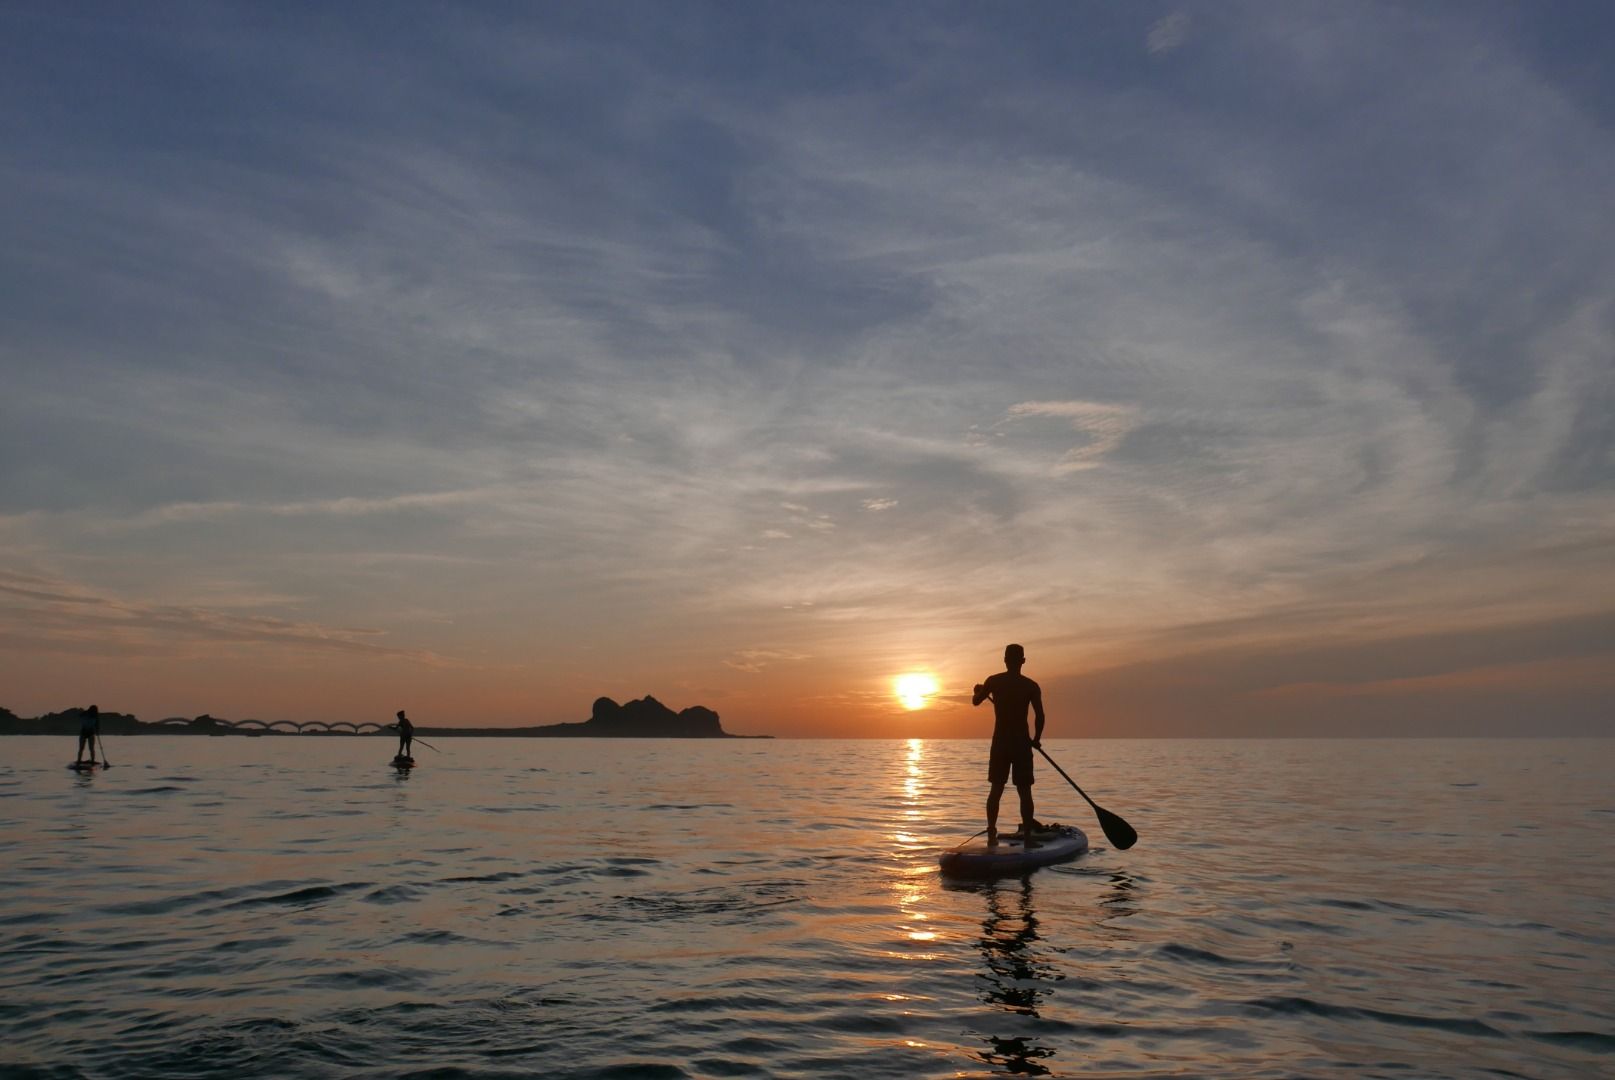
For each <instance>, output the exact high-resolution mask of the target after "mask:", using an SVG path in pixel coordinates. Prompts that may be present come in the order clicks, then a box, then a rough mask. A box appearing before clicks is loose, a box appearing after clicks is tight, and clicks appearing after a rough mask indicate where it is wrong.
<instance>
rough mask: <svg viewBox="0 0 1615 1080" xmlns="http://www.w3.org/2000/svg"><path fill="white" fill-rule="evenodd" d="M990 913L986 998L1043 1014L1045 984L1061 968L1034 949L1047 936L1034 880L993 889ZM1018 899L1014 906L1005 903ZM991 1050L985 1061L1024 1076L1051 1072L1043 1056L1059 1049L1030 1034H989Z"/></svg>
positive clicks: (983, 945)
mask: <svg viewBox="0 0 1615 1080" xmlns="http://www.w3.org/2000/svg"><path fill="white" fill-rule="evenodd" d="M984 895H985V897H986V900H987V917H986V918H985V919H983V920H982V923H981V930H982V934H981V938H980V940H979V941H978V942H977V944H978V946H979V947H980V949H981V956H982V959H983V960H984V961H985V962H986V965H987V972H986V976H985V978H986V982H987V991H986V993H984V994H983V995H982V998H981V1000H982V1002H983V1003H985V1004H987V1005H991V1006H994V1007H995V1008H998V1009H1002V1010H1003V1011H1005V1012H1012V1013H1016V1014H1018V1015H1021V1016H1030V1017H1034V1018H1036V1017H1037V1016H1038V1011H1037V1010H1038V1006H1039V1004H1040V1003H1041V1002H1042V999H1043V998H1044V997H1045V996H1047V995H1048V994H1049V992H1050V989H1051V988H1050V987H1049V986H1047V985H1045V984H1048V983H1051V982H1053V981H1054V980H1055V979H1058V978H1060V974H1059V972H1058V971H1057V970H1056V969H1055V967H1054V966H1053V965H1051V964H1050V963H1049V962H1048V961H1047V960H1044V959H1042V958H1040V957H1039V956H1038V954H1037V952H1036V951H1035V949H1034V946H1035V945H1036V943H1037V942H1038V941H1039V940H1041V938H1042V935H1040V934H1039V933H1038V932H1037V913H1036V912H1035V911H1033V909H1032V881H1031V879H1030V878H1023V879H1022V880H1021V882H1020V885H1019V887H1018V888H1015V889H1007V888H1006V889H1000V888H996V887H993V888H988V889H986V890H985V892H984ZM1011 897H1013V898H1014V900H1015V902H1014V903H1013V904H1009V903H1005V901H1006V899H1009V898H1011ZM982 1041H983V1042H985V1043H986V1044H987V1045H988V1047H989V1049H987V1050H986V1051H984V1052H983V1053H982V1054H981V1055H980V1057H981V1060H983V1061H984V1062H986V1063H987V1064H989V1065H997V1066H1001V1067H1003V1068H1004V1069H1006V1070H1007V1071H1009V1072H1011V1073H1016V1074H1018V1075H1022V1076H1028V1075H1030V1076H1044V1075H1047V1074H1048V1072H1049V1070H1048V1068H1047V1067H1045V1066H1044V1065H1041V1064H1039V1063H1038V1059H1039V1058H1047V1057H1053V1056H1054V1050H1053V1049H1051V1048H1049V1047H1047V1046H1042V1045H1039V1044H1038V1043H1036V1042H1033V1041H1032V1040H1030V1039H1028V1038H1026V1037H1025V1036H1015V1035H1010V1036H1004V1035H985V1036H984V1037H983V1040H982Z"/></svg>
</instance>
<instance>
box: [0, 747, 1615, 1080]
mask: <svg viewBox="0 0 1615 1080" xmlns="http://www.w3.org/2000/svg"><path fill="white" fill-rule="evenodd" d="M434 742H436V743H437V745H439V746H440V747H441V748H442V750H443V753H441V754H434V753H433V752H432V751H430V750H425V749H420V748H417V758H418V760H419V761H420V762H421V767H420V768H419V769H417V770H416V771H415V773H414V774H413V775H404V776H400V775H396V774H395V773H394V772H393V771H392V770H391V769H389V768H388V767H387V765H386V762H387V759H388V758H389V757H390V756H391V753H392V747H393V742H392V740H390V739H382V738H375V739H341V738H306V737H305V738H281V739H276V738H261V739H248V738H214V739H208V738H194V737H192V738H183V737H167V738H164V737H145V738H131V739H121V740H117V741H114V742H109V743H108V744H107V749H108V750H110V751H111V752H112V760H113V762H114V763H115V768H113V769H112V770H110V771H108V772H105V773H101V774H99V775H95V776H90V777H80V776H77V775H74V774H72V773H70V772H68V771H67V770H66V769H64V768H63V765H64V764H65V762H66V761H67V760H68V759H69V758H70V757H71V753H72V749H73V740H71V739H38V738H9V739H0V826H3V827H0V875H3V885H0V1073H3V1074H4V1075H5V1076H7V1077H15V1076H50V1077H73V1076H95V1077H232V1078H239V1077H249V1076H266V1077H270V1076H272V1077H290V1078H298V1077H321V1076H341V1077H367V1076H374V1077H395V1076H420V1077H434V1078H449V1077H519V1076H535V1075H541V1076H550V1077H670V1078H671V1077H735V1076H762V1077H772V1076H824V1077H888V1076H889V1077H904V1078H917V1077H931V1076H935V1077H942V1076H948V1077H955V1076H986V1075H996V1074H1001V1073H1014V1074H1018V1075H1046V1076H1072V1077H1075V1076H1081V1077H1103V1076H1125V1077H1155V1076H1173V1077H1268V1076H1271V1077H1303V1076H1317V1077H1328V1076H1355V1077H1396V1078H1399V1080H1400V1078H1407V1077H1432V1076H1436V1077H1471V1076H1472V1077H1495V1076H1527V1077H1588V1076H1595V1075H1604V1076H1610V1075H1615V843H1612V840H1615V783H1612V782H1611V778H1612V777H1615V740H1579V741H1578V740H1563V741H1558V740H1541V741H1525V740H1516V741H1483V740H1475V741H1429V740H1407V741H1383V742H1381V741H1365V742H1350V741H1204V742H1201V741H1110V740H1103V741H1091V742H1080V741H1069V742H1055V741H1051V742H1050V743H1049V744H1048V746H1049V749H1050V751H1051V752H1052V754H1053V755H1054V757H1055V759H1056V760H1057V761H1059V762H1060V763H1061V764H1062V765H1064V766H1065V767H1066V769H1067V770H1068V771H1070V772H1071V773H1072V774H1073V775H1074V776H1075V777H1076V778H1077V780H1078V782H1079V783H1082V784H1083V785H1084V787H1086V788H1087V789H1088V791H1089V793H1090V794H1091V795H1093V796H1094V797H1095V798H1096V799H1097V800H1098V801H1099V802H1100V804H1101V805H1103V806H1105V807H1107V808H1108V809H1110V810H1113V811H1115V812H1117V813H1120V814H1121V815H1122V816H1124V817H1125V818H1127V819H1128V820H1129V821H1130V822H1131V823H1132V824H1133V825H1134V826H1135V827H1137V829H1138V831H1139V833H1140V835H1141V837H1142V839H1141V840H1140V842H1139V844H1138V846H1137V847H1136V848H1134V849H1132V850H1130V851H1125V852H1122V851H1115V850H1111V849H1109V848H1108V847H1107V845H1106V844H1105V841H1104V837H1103V835H1102V834H1101V833H1100V832H1099V830H1098V828H1097V827H1095V826H1094V825H1093V818H1092V815H1091V813H1089V812H1088V811H1087V809H1086V807H1085V806H1084V804H1082V803H1081V802H1080V800H1079V799H1078V798H1077V796H1076V795H1075V793H1073V792H1072V791H1071V790H1070V789H1069V788H1068V787H1066V786H1065V784H1064V783H1063V781H1061V780H1060V779H1059V777H1058V776H1057V775H1055V774H1053V772H1052V771H1051V770H1049V769H1048V768H1047V767H1046V766H1043V767H1042V768H1041V769H1040V771H1039V778H1038V785H1037V792H1038V794H1039V796H1040V800H1041V801H1040V803H1039V810H1040V814H1039V816H1040V817H1042V818H1044V819H1045V820H1055V821H1065V822H1073V823H1076V824H1079V825H1081V826H1083V827H1084V828H1085V829H1087V830H1088V832H1089V835H1090V837H1091V839H1092V841H1093V844H1094V850H1093V851H1092V852H1091V853H1089V854H1088V855H1087V856H1085V857H1084V858H1082V859H1081V860H1079V861H1077V862H1074V863H1070V864H1067V865H1064V866H1059V867H1054V868H1049V869H1044V870H1040V871H1038V872H1037V873H1035V874H1033V875H1031V876H1030V877H1028V878H1025V879H1020V880H1007V881H1001V882H998V883H995V884H989V885H980V884H976V885H958V884H953V883H950V882H947V881H944V880H942V879H941V878H940V877H939V875H938V873H937V869H936V856H937V852H938V850H939V849H940V848H942V847H944V846H946V845H951V844H955V843H958V842H959V841H961V840H963V839H964V838H966V837H967V836H969V835H970V834H971V833H973V832H975V831H976V830H977V829H979V828H981V827H982V826H981V822H980V821H979V816H980V804H981V801H982V796H983V794H984V791H985V783H984V782H983V774H984V772H985V754H986V744H985V743H977V742H938V741H910V742H877V741H858V742H829V741H734V742H685V741H672V740H645V741H638V740H618V741H612V740H559V739H557V740H515V739H512V740H504V739H498V740H495V739H439V740H434ZM1040 764H1041V763H1040ZM1006 801H1007V802H1013V792H1011V793H1010V795H1009V796H1008V798H1007V800H1006Z"/></svg>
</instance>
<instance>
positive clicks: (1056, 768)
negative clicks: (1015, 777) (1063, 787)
mask: <svg viewBox="0 0 1615 1080" xmlns="http://www.w3.org/2000/svg"><path fill="white" fill-rule="evenodd" d="M1037 752H1038V753H1040V754H1042V755H1043V760H1044V761H1046V762H1048V763H1049V764H1050V765H1053V766H1054V771H1055V772H1057V773H1059V774H1060V775H1061V776H1064V777H1065V782H1066V783H1068V784H1070V785H1071V786H1072V787H1074V788H1077V794H1078V795H1081V796H1082V797H1083V798H1084V799H1088V793H1087V792H1086V791H1083V790H1082V789H1081V788H1080V787H1077V782H1076V781H1075V780H1073V779H1071V776H1070V774H1068V773H1067V772H1066V771H1065V770H1064V769H1062V768H1060V766H1059V765H1057V764H1056V763H1055V761H1054V759H1053V758H1051V757H1049V752H1048V751H1047V750H1045V749H1043V748H1042V747H1041V746H1040V747H1038V748H1037ZM1088 805H1089V806H1091V807H1093V808H1094V809H1095V810H1098V809H1099V804H1098V803H1096V802H1094V801H1093V800H1092V799H1088Z"/></svg>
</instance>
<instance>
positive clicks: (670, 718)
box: [0, 694, 774, 739]
mask: <svg viewBox="0 0 1615 1080" xmlns="http://www.w3.org/2000/svg"><path fill="white" fill-rule="evenodd" d="M83 715H84V710H83V709H80V708H72V709H64V710H63V711H61V712H55V713H46V714H45V715H43V716H35V717H22V716H17V715H16V714H14V713H12V712H11V711H10V710H9V709H0V735H49V736H53V737H57V738H60V737H63V736H67V737H73V736H77V735H78V733H79V726H80V721H81V718H82V717H83ZM100 731H101V734H102V735H103V736H105V735H113V736H129V735H192V736H195V735H201V736H210V737H227V736H228V737H243V738H249V739H258V738H264V737H266V736H275V737H288V736H289V737H305V736H325V737H329V736H338V737H341V738H360V737H362V738H371V737H374V736H377V735H383V736H386V737H388V738H396V737H397V734H398V733H397V731H396V730H395V729H393V728H392V726H391V725H384V724H381V723H377V722H373V721H367V722H365V723H352V722H347V721H336V722H334V723H327V722H324V721H302V722H299V721H293V720H272V721H264V720H257V719H247V720H221V719H219V718H218V717H215V716H209V715H208V714H206V713H204V714H202V715H201V716H197V717H192V718H186V717H183V716H173V717H169V718H168V719H166V720H158V721H153V722H148V721H145V720H141V719H140V718H139V717H136V716H134V715H132V714H130V713H118V712H108V711H106V710H102V711H101V713H100ZM414 731H415V734H416V735H417V736H419V737H420V738H423V739H430V738H453V737H460V738H474V739H476V738H496V739H580V738H581V739H772V738H773V737H774V736H772V735H735V734H731V733H730V732H727V731H725V730H723V726H722V725H721V724H720V723H719V722H718V714H717V713H715V712H713V711H712V710H711V709H708V708H706V707H705V706H702V705H692V706H691V707H689V708H687V709H684V710H681V711H680V712H676V713H675V712H674V711H673V710H672V709H669V708H668V707H667V706H666V705H663V704H662V703H661V702H660V701H657V700H656V699H655V698H653V697H651V696H650V695H649V694H646V695H645V696H644V697H643V698H639V699H637V700H634V701H630V702H628V703H627V704H626V705H619V704H617V703H616V702H615V701H613V700H611V699H610V698H606V697H603V698H598V699H597V700H596V701H595V703H594V709H593V715H592V716H591V717H590V719H588V720H584V721H581V722H578V723H562V724H535V725H528V726H524V727H509V728H501V727H430V726H427V725H424V724H416V725H415V729H414Z"/></svg>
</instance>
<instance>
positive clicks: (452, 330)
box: [0, 2, 1615, 738]
mask: <svg viewBox="0 0 1615 1080" xmlns="http://www.w3.org/2000/svg"><path fill="white" fill-rule="evenodd" d="M1612 41H1615V8H1612V7H1610V6H1609V5H1607V4H1602V3H1572V2H1565V3H1555V4H1491V3H1458V4H1442V3H1421V4H1385V5H1378V4H1366V3H1354V4H1335V3H1294V2H1273V3H1261V4H1238V3H1212V4H1172V3H1167V4H1154V3H1142V2H1141V3H1129V4H1112V3H1097V2H1096V3H1083V2H1076V3H1065V2H1061V3H1054V2H1041V3H1019V4H977V3H967V4H945V3H927V4H882V3H814V4H774V3H754V4H742V3H711V4H705V3H696V2H690V3H680V4H664V3H604V4H589V5H581V4H562V5H520V4H471V5H441V4H422V5H412V4H407V3H371V4H362V3H354V4H343V5H335V6H332V5H326V4H309V5H299V4H292V3H287V4H275V5H240V6H234V5H230V4H225V3H218V4H206V5H186V4H173V5H165V4H156V5H138V6H135V7H131V6H129V5H118V4H108V5H104V6H98V5H53V4H32V5H29V4H17V5H8V6H6V7H5V8H4V9H0V383H3V386H4V392H3V394H0V706H5V707H8V708H10V709H12V710H13V711H14V712H17V713H18V714H20V715H35V714H38V713H42V712H46V711H52V710H56V709H61V708H66V707H68V706H71V705H81V704H87V703H89V702H91V701H94V702H97V703H98V704H100V706H101V707H102V708H103V709H116V710H118V711H124V712H134V713H136V714H138V715H140V716H141V717H142V718H143V719H148V720H155V719H159V718H162V717H166V716H193V715H197V714H200V713H203V712H207V713H210V714H212V715H215V716H222V717H228V718H233V719H242V718H247V717H254V718H260V719H265V720H276V719H291V720H300V721H301V720H326V721H334V720H356V721H364V720H382V721H385V720H386V719H388V718H390V717H391V715H392V713H393V712H394V711H396V710H397V709H399V708H407V709H409V710H410V714H411V716H412V717H413V718H415V719H416V722H417V723H421V724H426V725H455V724H464V725H470V724H479V725H489V724H497V725H504V724H532V723H554V722H561V721H575V720H580V719H584V718H586V717H587V716H588V715H589V708H590V705H591V703H592V702H593V700H594V699H595V698H597V697H600V696H609V697H613V698H615V699H617V700H618V701H626V700H629V699H631V698H637V697H641V696H644V695H646V694H651V695H654V696H655V697H657V698H658V699H659V700H661V701H663V702H665V703H667V704H668V705H670V706H672V707H673V708H675V709H677V708H683V707H686V706H689V705H696V704H701V705H705V706H708V707H710V708H712V709H715V710H716V711H717V712H718V713H719V714H720V715H721V716H722V718H723V723H724V726H725V727H726V729H728V730H730V731H732V732H740V733H773V734H777V735H785V736H813V735H822V736H836V737H842V736H880V737H895V736H902V737H915V736H920V737H924V736H935V737H960V736H965V737H983V736H985V735H987V734H989V733H990V731H991V726H992V717H991V716H990V714H989V707H988V706H983V707H982V708H980V709H972V708H971V707H970V703H969V698H970V691H971V687H972V685H973V684H974V683H975V682H977V681H979V680H980V679H982V678H984V677H985V676H986V675H988V674H990V673H992V672H994V671H997V670H1000V669H1001V668H1002V663H1001V656H1002V650H1003V646H1004V645H1005V644H1006V643H1009V642H1012V641H1013V642H1018V643H1021V644H1023V645H1024V646H1025V648H1026V652H1027V657H1028V661H1027V667H1026V674H1028V675H1030V676H1031V677H1033V678H1035V679H1037V680H1038V681H1039V683H1040V684H1041V685H1042V687H1043V690H1044V697H1045V701H1046V703H1047V706H1048V716H1049V728H1048V734H1049V735H1050V737H1055V738H1061V737H1064V738H1075V737H1084V736H1127V735H1140V736H1221V735H1262V736H1265V735H1303V736H1318V735H1398V734H1406V735H1471V734H1473V735H1540V734H1603V735H1609V734H1615V420H1612V417H1615V214H1612V213H1611V208H1612V203H1611V192H1612V191H1615V71H1612V69H1611V67H1610V65H1609V64H1608V63H1607V56H1608V50H1609V47H1610V44H1611V42H1612ZM905 673H908V674H916V673H917V674H922V675H928V676H930V677H931V678H933V679H934V680H935V683H936V690H935V692H934V693H932V694H931V695H929V696H928V697H927V698H926V700H925V702H924V707H923V708H919V709H912V710H911V709H909V708H907V707H905V704H904V702H903V701H901V700H899V698H898V696H897V695H896V694H895V693H894V689H893V685H894V680H895V678H896V677H897V676H899V675H902V674H905ZM909 703H910V704H914V703H916V702H914V701H912V700H911V701H910V702H909Z"/></svg>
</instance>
